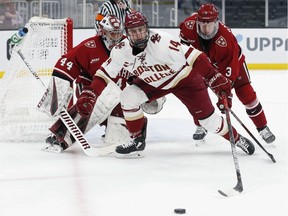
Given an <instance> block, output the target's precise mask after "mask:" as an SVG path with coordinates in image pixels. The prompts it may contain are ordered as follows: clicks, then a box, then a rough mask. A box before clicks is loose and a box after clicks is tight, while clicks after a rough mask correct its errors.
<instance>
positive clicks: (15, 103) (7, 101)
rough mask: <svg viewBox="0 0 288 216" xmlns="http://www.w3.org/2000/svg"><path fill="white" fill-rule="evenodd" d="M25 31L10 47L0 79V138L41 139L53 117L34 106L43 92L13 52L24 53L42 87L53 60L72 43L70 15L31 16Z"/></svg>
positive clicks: (69, 47)
mask: <svg viewBox="0 0 288 216" xmlns="http://www.w3.org/2000/svg"><path fill="white" fill-rule="evenodd" d="M25 27H27V28H28V33H27V34H26V36H25V37H24V38H23V40H22V41H21V43H20V44H19V45H18V46H16V47H14V48H13V49H12V53H11V58H10V61H9V65H8V67H7V70H6V71H5V74H4V77H3V79H2V80H1V82H0V104H1V106H0V141H12V142H13V141H14V142H16V141H18V142H19V141H20V142H26V141H44V140H45V138H46V137H47V135H48V134H49V130H48V128H49V127H50V126H51V125H52V123H53V122H54V121H55V119H52V118H51V117H48V116H46V114H44V113H41V112H39V111H38V110H37V109H36V106H37V104H38V102H39V101H40V99H41V97H42V96H43V94H44V90H43V88H41V86H40V85H39V84H38V83H37V81H36V80H35V78H34V77H33V75H32V74H31V73H30V72H29V70H28V68H27V66H26V65H25V63H24V62H23V61H22V59H21V58H20V56H19V55H18V53H17V50H19V49H20V50H21V52H22V53H23V54H24V55H25V57H26V59H27V61H28V62H29V64H30V65H31V67H32V68H33V69H34V70H35V71H36V72H37V74H38V76H39V77H40V78H41V80H42V81H43V82H44V84H45V85H46V86H48V83H49V81H50V77H51V74H52V71H53V67H54V65H55V63H56V62H57V60H58V59H59V58H60V57H61V56H62V55H63V54H65V53H67V52H68V51H69V50H70V49H71V48H72V46H73V22H72V20H71V19H70V18H65V19H49V18H42V17H32V18H31V19H30V20H29V22H28V23H27V24H26V25H25Z"/></svg>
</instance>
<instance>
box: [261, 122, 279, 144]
mask: <svg viewBox="0 0 288 216" xmlns="http://www.w3.org/2000/svg"><path fill="white" fill-rule="evenodd" d="M258 132H259V134H260V136H261V137H262V139H263V140H264V141H265V142H266V143H272V142H274V140H275V139H276V137H275V135H274V134H273V133H272V132H271V131H270V129H269V128H268V126H266V127H264V128H263V129H262V130H258Z"/></svg>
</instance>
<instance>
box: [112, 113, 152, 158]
mask: <svg viewBox="0 0 288 216" xmlns="http://www.w3.org/2000/svg"><path fill="white" fill-rule="evenodd" d="M144 118H145V123H144V126H143V129H142V133H141V135H140V136H138V137H136V138H130V140H129V141H128V143H125V144H122V145H119V146H116V149H115V153H116V157H117V158H141V157H144V154H143V151H144V149H145V146H146V141H145V140H146V132H147V118H146V117H144Z"/></svg>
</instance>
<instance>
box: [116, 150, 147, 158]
mask: <svg viewBox="0 0 288 216" xmlns="http://www.w3.org/2000/svg"><path fill="white" fill-rule="evenodd" d="M114 155H115V157H116V158H118V159H138V158H143V157H144V156H145V155H144V154H143V153H142V152H132V153H130V154H119V153H117V152H115V153H114Z"/></svg>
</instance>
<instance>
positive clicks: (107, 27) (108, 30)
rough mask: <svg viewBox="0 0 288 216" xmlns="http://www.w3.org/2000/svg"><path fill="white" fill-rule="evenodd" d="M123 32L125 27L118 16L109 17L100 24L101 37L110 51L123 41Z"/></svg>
mask: <svg viewBox="0 0 288 216" xmlns="http://www.w3.org/2000/svg"><path fill="white" fill-rule="evenodd" d="M123 31H124V28H123V25H122V23H121V22H120V20H119V19H118V18H117V17H116V16H113V15H107V16H105V17H104V18H103V19H102V20H101V21H100V22H99V35H101V36H102V39H103V41H104V43H105V45H106V47H107V49H109V50H111V49H112V48H113V47H114V46H115V44H117V43H118V42H120V41H121V39H122V37H123Z"/></svg>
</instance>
